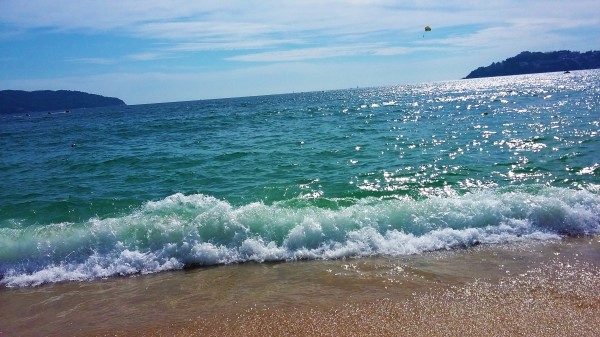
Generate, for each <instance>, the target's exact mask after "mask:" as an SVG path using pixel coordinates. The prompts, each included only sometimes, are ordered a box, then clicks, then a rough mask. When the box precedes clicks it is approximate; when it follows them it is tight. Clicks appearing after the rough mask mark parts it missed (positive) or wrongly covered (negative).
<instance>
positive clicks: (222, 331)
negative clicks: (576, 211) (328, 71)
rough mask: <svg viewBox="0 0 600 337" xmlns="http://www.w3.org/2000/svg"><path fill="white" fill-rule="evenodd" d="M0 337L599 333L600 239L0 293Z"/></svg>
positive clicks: (202, 272) (278, 265)
mask: <svg viewBox="0 0 600 337" xmlns="http://www.w3.org/2000/svg"><path fill="white" fill-rule="evenodd" d="M0 303H1V304H2V305H1V306H0V318H1V321H2V324H0V336H40V335H51V336H109V335H110V336H114V335H119V336H129V335H133V336H172V335H179V336H190V335H196V336H265V335H271V336H286V335H289V336H299V335H302V336H306V335H308V336H402V335H420V336H423V335H427V336H455V335H468V336H475V335H477V336H508V335H510V336H512V335H517V336H518V335H527V336H575V335H576V336H598V335H600V237H598V236H596V237H585V238H567V239H564V240H562V241H561V242H546V243H523V244H511V245H494V246H478V247H474V248H470V249H464V250H455V251H447V252H446V251H445V252H433V253H429V254H422V255H417V256H406V257H398V258H381V257H379V258H369V259H345V260H336V261H303V262H289V263H274V264H272V263H267V264H241V265H229V266H219V267H212V268H197V269H192V270H186V271H175V272H167V273H161V274H155V275H140V276H136V277H123V278H113V279H108V280H98V281H93V282H84V283H63V284H54V285H45V286H41V287H36V288H24V289H1V290H0Z"/></svg>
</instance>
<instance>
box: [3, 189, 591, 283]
mask: <svg viewBox="0 0 600 337" xmlns="http://www.w3.org/2000/svg"><path fill="white" fill-rule="evenodd" d="M297 202H303V204H301V205H302V206H298V205H296V206H294V207H291V206H288V205H289V204H286V203H276V204H273V205H265V204H262V203H251V204H247V205H243V206H234V205H231V204H229V203H227V202H225V201H222V200H218V199H216V198H213V197H211V196H206V195H202V194H197V195H183V194H175V195H172V196H169V197H167V198H165V199H163V200H159V201H152V202H148V203H146V204H145V205H144V206H143V207H141V208H140V209H139V210H137V211H135V212H132V213H131V214H129V215H127V216H124V217H119V218H108V219H91V220H89V221H88V222H85V223H80V224H71V223H61V224H53V225H48V226H45V227H38V228H35V229H31V228H24V229H1V230H0V272H1V273H2V276H3V277H2V279H1V280H0V282H1V283H2V284H4V285H6V286H34V285H39V284H42V283H49V282H60V281H69V280H75V281H82V280H90V279H95V278H105V277H111V276H116V275H130V274H137V273H142V274H144V273H154V272H160V271H165V270H173V269H181V268H183V267H184V266H191V265H216V264H227V263H239V262H246V261H256V262H263V261H285V260H297V259H331V258H342V257H363V256H372V255H390V256H398V255H406V254H419V253H421V252H425V251H433V250H440V249H454V248H460V247H468V246H472V245H476V244H494V243H506V242H515V241H530V240H551V239H559V238H560V235H563V234H575V235H579V234H598V233H600V196H598V195H597V194H595V193H592V192H588V191H584V190H572V189H565V188H549V187H541V186H537V187H531V186H530V187H522V188H521V189H512V190H511V189H507V188H505V189H487V190H483V191H480V192H475V193H469V194H465V195H460V196H445V197H444V196H431V197H429V198H426V199H423V200H413V199H409V198H401V199H394V198H389V199H380V198H366V199H362V200H354V202H353V204H351V205H350V206H347V207H340V208H333V209H330V208H320V207H317V206H314V204H311V203H310V201H306V200H301V199H299V200H298V201H297Z"/></svg>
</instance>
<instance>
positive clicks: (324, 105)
mask: <svg viewBox="0 0 600 337" xmlns="http://www.w3.org/2000/svg"><path fill="white" fill-rule="evenodd" d="M599 105H600V71H598V70H592V71H577V72H571V73H570V74H563V73H548V74H535V75H522V76H509V77H496V78H486V79H473V80H459V81H449V82H436V83H425V84H419V85H402V86H391V87H378V88H357V89H347V90H335V91H324V92H308V93H294V94H285V95H272V96H259V97H244V98H230V99H216V100H202V101H191V102H177V103H163V104H148V105H136V106H121V107H110V108H97V109H77V110H71V111H69V112H43V113H30V114H21V113H14V114H8V115H2V116H0V173H1V175H2V179H0V284H1V285H4V286H9V287H13V286H33V285H39V284H43V283H52V282H60V281H69V280H77V281H86V280H93V279H97V278H106V277H112V276H119V275H132V274H140V273H141V274H147V273H154V272H159V271H168V270H174V269H182V268H187V267H194V266H208V265H220V264H231V263H241V262H247V261H254V262H259V263H261V262H265V261H291V260H305V259H339V258H349V257H352V258H360V257H367V256H383V257H385V256H400V255H407V254H421V253H423V252H428V251H436V250H448V249H460V248H464V247H470V246H475V245H482V244H483V245H487V244H496V243H512V242H515V243H516V242H524V241H525V242H527V241H539V240H543V241H544V240H559V239H560V238H561V237H564V236H565V235H586V234H599V233H600V154H599V150H600V107H599ZM298 268H302V266H301V265H299V266H298Z"/></svg>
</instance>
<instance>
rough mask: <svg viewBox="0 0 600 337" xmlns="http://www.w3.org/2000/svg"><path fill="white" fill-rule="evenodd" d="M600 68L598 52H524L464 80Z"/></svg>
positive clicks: (475, 72)
mask: <svg viewBox="0 0 600 337" xmlns="http://www.w3.org/2000/svg"><path fill="white" fill-rule="evenodd" d="M597 68H600V51H588V52H585V53H580V52H576V51H575V52H574V51H568V50H561V51H554V52H548V53H542V52H528V51H524V52H522V53H520V54H518V55H517V56H513V57H510V58H507V59H506V60H504V61H502V62H494V63H492V64H491V65H489V66H487V67H479V68H477V69H475V70H473V71H472V72H471V73H470V74H469V75H467V76H466V77H465V78H479V77H493V76H507V75H520V74H535V73H545V72H553V71H570V70H584V69H597Z"/></svg>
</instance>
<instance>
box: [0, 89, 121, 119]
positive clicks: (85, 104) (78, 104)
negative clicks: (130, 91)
mask: <svg viewBox="0 0 600 337" xmlns="http://www.w3.org/2000/svg"><path fill="white" fill-rule="evenodd" d="M116 105H125V102H123V101H122V100H120V99H118V98H115V97H104V96H100V95H95V94H88V93H85V92H81V91H70V90H57V91H52V90H39V91H22V90H0V113H1V114H6V113H24V112H25V113H26V112H36V111H64V110H70V109H79V108H98V107H106V106H116Z"/></svg>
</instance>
